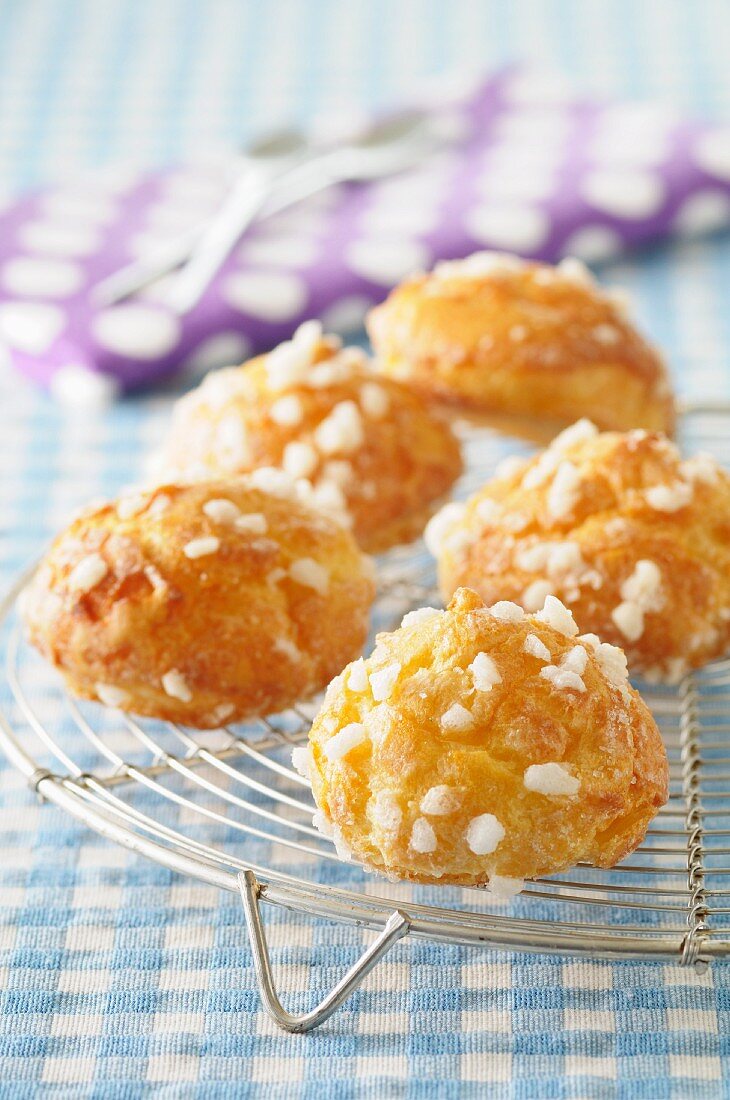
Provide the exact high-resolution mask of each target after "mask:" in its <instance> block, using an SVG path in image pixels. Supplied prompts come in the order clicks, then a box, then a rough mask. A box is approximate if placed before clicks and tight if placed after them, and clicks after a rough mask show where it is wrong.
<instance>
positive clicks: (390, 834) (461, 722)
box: [294, 589, 668, 894]
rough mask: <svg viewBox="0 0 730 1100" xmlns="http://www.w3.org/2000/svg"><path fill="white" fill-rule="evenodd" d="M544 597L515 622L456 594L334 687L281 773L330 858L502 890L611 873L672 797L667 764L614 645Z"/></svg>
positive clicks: (471, 595) (504, 607) (512, 611)
mask: <svg viewBox="0 0 730 1100" xmlns="http://www.w3.org/2000/svg"><path fill="white" fill-rule="evenodd" d="M577 633H578V630H577V627H576V625H575V623H574V621H573V619H572V616H571V615H570V612H569V611H567V610H566V608H564V607H563V605H562V604H561V603H560V602H559V601H558V600H556V599H554V598H553V599H548V601H547V603H546V606H545V609H544V610H543V611H542V612H540V613H539V614H538V615H535V616H526V615H525V614H524V612H523V611H522V610H521V608H519V607H517V606H516V604H513V603H504V602H503V603H497V604H495V606H494V607H492V608H487V607H485V605H484V604H483V603H482V601H481V599H480V598H479V597H478V596H477V595H476V593H475V592H471V591H469V590H468V589H460V590H459V591H458V592H457V593H456V595H455V596H454V598H453V599H452V601H451V603H450V604H449V607H448V610H447V611H445V612H444V611H436V610H434V609H433V608H422V609H420V610H418V611H414V612H411V613H410V614H409V615H407V616H406V617H405V619H404V620H403V625H402V627H401V629H399V630H396V631H395V632H394V633H392V634H383V635H380V637H379V638H378V644H377V648H376V649H375V652H374V653H373V654H372V655H371V656H370V657H369V658H368V659H367V660H362V659H360V660H359V661H356V662H355V663H354V664H351V665H350V666H349V667H348V668H346V669H345V671H344V672H343V673H342V674H341V675H340V676H338V677H337V679H336V680H334V681H333V683H332V684H330V686H329V688H328V690H327V694H326V696H325V701H324V705H323V707H322V709H321V711H320V713H319V715H318V717H317V718H316V720H315V722H314V725H313V727H312V730H311V733H310V745H309V749H308V750H304V749H299V750H295V757H294V763H295V765H296V766H297V767H298V768H300V769H303V770H306V771H307V773H308V774H309V776H310V778H311V782H312V789H313V792H314V797H315V800H316V803H317V806H318V812H317V814H315V824H316V825H318V827H319V828H320V829H321V830H322V831H323V832H325V833H326V834H327V835H330V836H332V837H333V839H334V840H335V842H336V844H337V846H338V849H339V851H340V853H341V854H342V855H345V856H348V855H350V854H351V855H352V856H354V857H355V858H356V859H358V860H361V861H362V862H363V863H365V864H366V865H368V866H370V867H373V868H375V869H376V870H379V871H383V872H385V873H387V874H389V875H393V876H395V877H397V878H407V879H416V880H419V881H421V882H442V883H458V884H461V885H475V884H481V883H486V882H489V884H490V888H491V889H492V890H493V891H495V892H497V893H500V894H512V893H515V892H517V891H518V890H519V889H521V887H522V881H521V880H523V879H524V878H530V877H534V876H536V875H548V874H553V873H555V872H557V871H561V870H564V869H565V868H568V867H571V866H572V865H573V864H575V863H576V862H577V861H579V860H589V861H590V862H592V863H594V864H596V865H597V866H600V867H610V866H612V865H613V864H614V863H616V862H618V861H619V860H621V859H622V858H623V857H624V856H626V855H627V854H628V853H629V852H631V851H632V850H633V849H634V848H635V847H636V846H637V845H638V844H639V843H640V842H641V840H642V838H643V837H644V834H645V832H646V829H647V826H648V824H649V822H650V821H651V819H652V818H653V817H654V815H655V814H656V813H657V811H658V809H659V807H660V806H661V805H662V804H663V803H664V802H665V800H666V798H667V783H668V772H667V758H666V753H665V751H664V746H663V743H662V739H661V736H660V734H659V731H658V730H657V727H656V725H655V724H654V720H653V719H652V717H651V714H650V713H649V711H648V709H647V707H646V706H645V705H644V703H643V702H642V700H641V698H640V697H639V695H638V694H637V693H636V692H635V691H634V690H633V689H632V688H631V687H630V686H629V684H628V681H627V678H626V660H625V657H624V655H623V654H622V653H621V651H620V650H618V649H615V648H614V647H613V646H610V645H604V644H601V643H600V642H598V640H597V639H595V638H592V637H589V638H579V637H576V635H577Z"/></svg>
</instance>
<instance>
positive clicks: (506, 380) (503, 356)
mask: <svg viewBox="0 0 730 1100" xmlns="http://www.w3.org/2000/svg"><path fill="white" fill-rule="evenodd" d="M483 256H485V257H487V259H485V260H483V261H481V263H480V262H479V258H480V257H483ZM367 324H368V332H369V334H370V337H371V340H372V343H373V347H374V349H375V352H376V355H377V357H378V363H379V367H380V370H381V371H382V373H383V374H384V375H386V376H388V377H392V378H398V379H400V380H402V381H408V382H409V383H410V384H411V385H412V386H415V387H417V388H418V389H419V390H421V391H422V392H424V393H427V394H429V395H432V396H433V397H436V398H439V399H440V400H442V401H445V402H450V403H454V404H456V405H460V406H462V407H464V408H466V409H468V410H472V411H474V412H475V413H478V414H484V413H499V414H508V415H515V416H528V417H535V418H539V419H540V420H542V419H547V420H551V421H556V422H558V423H560V424H562V425H565V424H569V423H571V422H572V421H574V420H577V419H579V418H580V417H583V416H587V417H590V418H591V419H592V420H593V421H595V423H596V424H598V425H599V426H600V427H602V428H611V429H618V430H623V429H629V428H648V429H652V430H661V431H664V432H666V433H668V434H671V433H672V432H673V430H674V420H675V410H674V400H673V397H672V394H671V390H670V386H669V381H668V376H667V371H666V368H665V366H664V363H663V362H662V359H661V358H660V356H659V354H658V353H657V351H656V350H655V349H654V348H653V347H652V346H651V345H650V344H649V343H648V342H647V341H646V340H645V339H644V338H643V337H642V336H641V335H640V333H639V332H638V331H637V330H636V328H635V326H634V325H633V324H632V323H631V321H630V320H629V319H628V318H627V316H626V313H625V310H624V309H623V308H622V307H621V305H620V303H619V302H618V301H617V299H616V298H615V296H614V297H612V296H611V295H610V294H609V293H604V292H601V291H600V290H599V288H598V286H597V285H596V284H595V283H593V282H592V280H591V279H590V276H589V275H588V273H587V271H586V270H585V268H583V266H582V265H580V264H578V262H577V261H574V260H573V261H564V262H563V263H562V264H559V265H558V266H557V267H550V266H548V265H545V264H536V263H524V262H522V261H518V260H517V259H516V257H510V256H505V257H500V256H498V255H497V256H495V254H491V253H486V254H484V253H477V254H475V256H473V257H470V258H469V259H468V260H466V261H463V262H456V263H446V264H441V265H437V267H436V268H435V269H434V272H432V273H431V274H428V275H418V276H416V277H414V278H411V279H408V280H407V281H405V282H404V283H402V284H401V285H400V286H398V287H396V288H395V290H393V291H392V293H391V294H390V296H389V297H388V298H387V299H386V301H385V302H384V303H383V304H381V305H379V306H377V307H376V308H375V309H374V310H372V311H371V313H370V315H369V318H368V322H367Z"/></svg>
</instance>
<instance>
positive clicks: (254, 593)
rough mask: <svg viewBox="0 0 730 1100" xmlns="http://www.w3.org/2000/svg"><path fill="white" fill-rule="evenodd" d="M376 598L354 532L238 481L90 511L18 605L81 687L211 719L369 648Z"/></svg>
mask: <svg viewBox="0 0 730 1100" xmlns="http://www.w3.org/2000/svg"><path fill="white" fill-rule="evenodd" d="M206 509H207V510H206ZM237 517H238V518H237ZM251 517H255V518H254V519H252V518H251ZM302 562H304V563H305V564H304V565H302ZM373 597H374V584H373V580H372V575H371V569H370V562H369V561H367V559H365V558H364V557H363V555H362V554H361V552H360V550H359V549H358V547H357V546H356V544H355V542H354V540H353V538H352V536H351V535H350V533H349V532H348V531H347V530H345V529H344V528H342V527H341V526H338V525H337V524H336V523H335V522H334V521H333V520H331V519H328V518H327V517H325V516H322V515H319V514H317V513H314V512H312V511H311V510H310V509H308V508H305V507H303V506H302V505H301V504H299V503H297V502H296V501H293V500H291V499H287V498H284V497H277V496H274V495H272V494H270V493H267V492H264V491H262V490H261V489H258V488H255V487H253V486H252V485H251V484H249V483H248V481H247V479H242V480H240V481H238V482H233V481H222V482H206V483H203V482H201V483H197V484H194V485H183V486H180V485H172V484H171V485H164V486H161V487H159V488H158V489H155V490H154V491H151V492H147V493H142V494H140V495H138V496H135V497H126V498H121V500H120V501H118V502H116V503H110V504H107V505H105V506H103V507H100V508H96V509H94V510H92V511H88V512H86V513H85V514H83V515H82V516H80V517H79V518H77V519H76V520H75V521H74V522H73V523H72V524H71V525H70V526H69V527H68V528H67V530H65V531H64V532H63V533H62V534H60V535H59V536H58V538H57V539H56V540H55V542H54V543H53V545H52V547H51V549H50V550H49V552H48V553H47V555H46V556H45V558H44V560H43V562H42V564H41V565H40V567H39V569H38V571H37V572H36V574H35V577H34V579H33V580H32V581H31V583H30V586H29V588H28V589H26V592H25V594H24V601H23V604H24V607H23V610H24V617H25V621H26V624H27V626H28V629H29V633H30V637H31V640H32V641H33V642H34V643H35V645H36V646H37V647H38V649H39V650H40V651H41V652H42V653H43V654H44V656H45V657H47V658H48V660H49V661H51V663H52V664H53V665H55V667H56V668H58V669H59V670H60V672H61V673H62V674H63V675H64V677H65V679H66V681H67V684H68V686H69V688H70V690H71V691H72V692H73V693H74V694H76V695H80V696H83V697H86V698H91V699H96V698H98V699H100V700H101V701H102V702H105V703H110V705H117V706H120V707H121V708H122V709H124V710H129V711H132V712H135V713H137V714H143V715H151V716H154V717H158V718H163V719H166V720H168V721H174V722H181V723H184V724H186V725H190V726H196V727H199V728H209V727H215V726H219V725H221V724H223V723H224V722H233V721H238V720H240V719H242V718H245V717H247V716H250V715H253V714H266V713H269V712H272V711H278V710H281V709H283V708H285V707H287V706H289V705H290V704H292V703H294V702H295V701H296V700H297V699H300V698H303V697H305V696H307V695H310V694H311V693H313V692H314V691H316V690H318V689H320V688H322V687H324V685H325V684H327V683H328V681H329V680H330V679H331V677H332V676H334V675H335V674H336V673H337V672H338V671H339V670H340V669H341V668H342V667H343V665H344V664H345V662H346V661H348V660H351V659H352V658H353V657H354V656H356V655H357V653H359V652H360V650H361V647H362V645H363V643H364V641H365V638H366V635H367V627H368V619H369V611H370V606H371V603H372V600H373Z"/></svg>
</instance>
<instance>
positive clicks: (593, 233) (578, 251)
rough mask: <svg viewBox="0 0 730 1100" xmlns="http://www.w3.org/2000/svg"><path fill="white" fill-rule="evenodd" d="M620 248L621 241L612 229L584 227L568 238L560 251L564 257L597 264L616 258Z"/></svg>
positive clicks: (603, 226)
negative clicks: (600, 261) (574, 257)
mask: <svg viewBox="0 0 730 1100" xmlns="http://www.w3.org/2000/svg"><path fill="white" fill-rule="evenodd" d="M622 248H623V241H622V240H621V238H620V237H619V235H618V233H616V232H614V230H613V229H609V228H608V226H605V225H586V226H584V228H583V229H578V230H576V232H575V233H573V234H572V236H570V237H568V239H567V241H566V242H565V244H564V245H563V248H562V251H563V254H564V255H565V256H577V257H578V258H579V259H581V260H587V261H589V262H591V263H597V262H598V261H599V260H608V259H610V258H611V257H612V256H616V255H617V254H618V253H619V252H620V251H621V249H622Z"/></svg>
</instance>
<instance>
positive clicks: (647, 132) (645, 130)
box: [598, 102, 678, 139]
mask: <svg viewBox="0 0 730 1100" xmlns="http://www.w3.org/2000/svg"><path fill="white" fill-rule="evenodd" d="M677 122H678V116H677V113H676V111H675V110H674V109H673V108H672V107H668V106H667V105H666V104H665V103H658V102H635V103H631V102H626V103H615V104H612V105H609V106H607V107H605V108H604V109H603V111H602V112H601V113H600V115H599V116H598V128H599V131H601V132H603V133H606V132H608V131H610V130H613V131H614V132H616V133H623V134H626V135H627V136H628V137H629V138H630V139H631V138H634V137H635V136H636V135H637V134H641V135H642V136H644V137H649V138H651V137H652V136H653V135H654V134H661V135H662V136H666V134H667V133H669V132H670V131H671V130H673V129H675V127H676V126H677Z"/></svg>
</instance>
